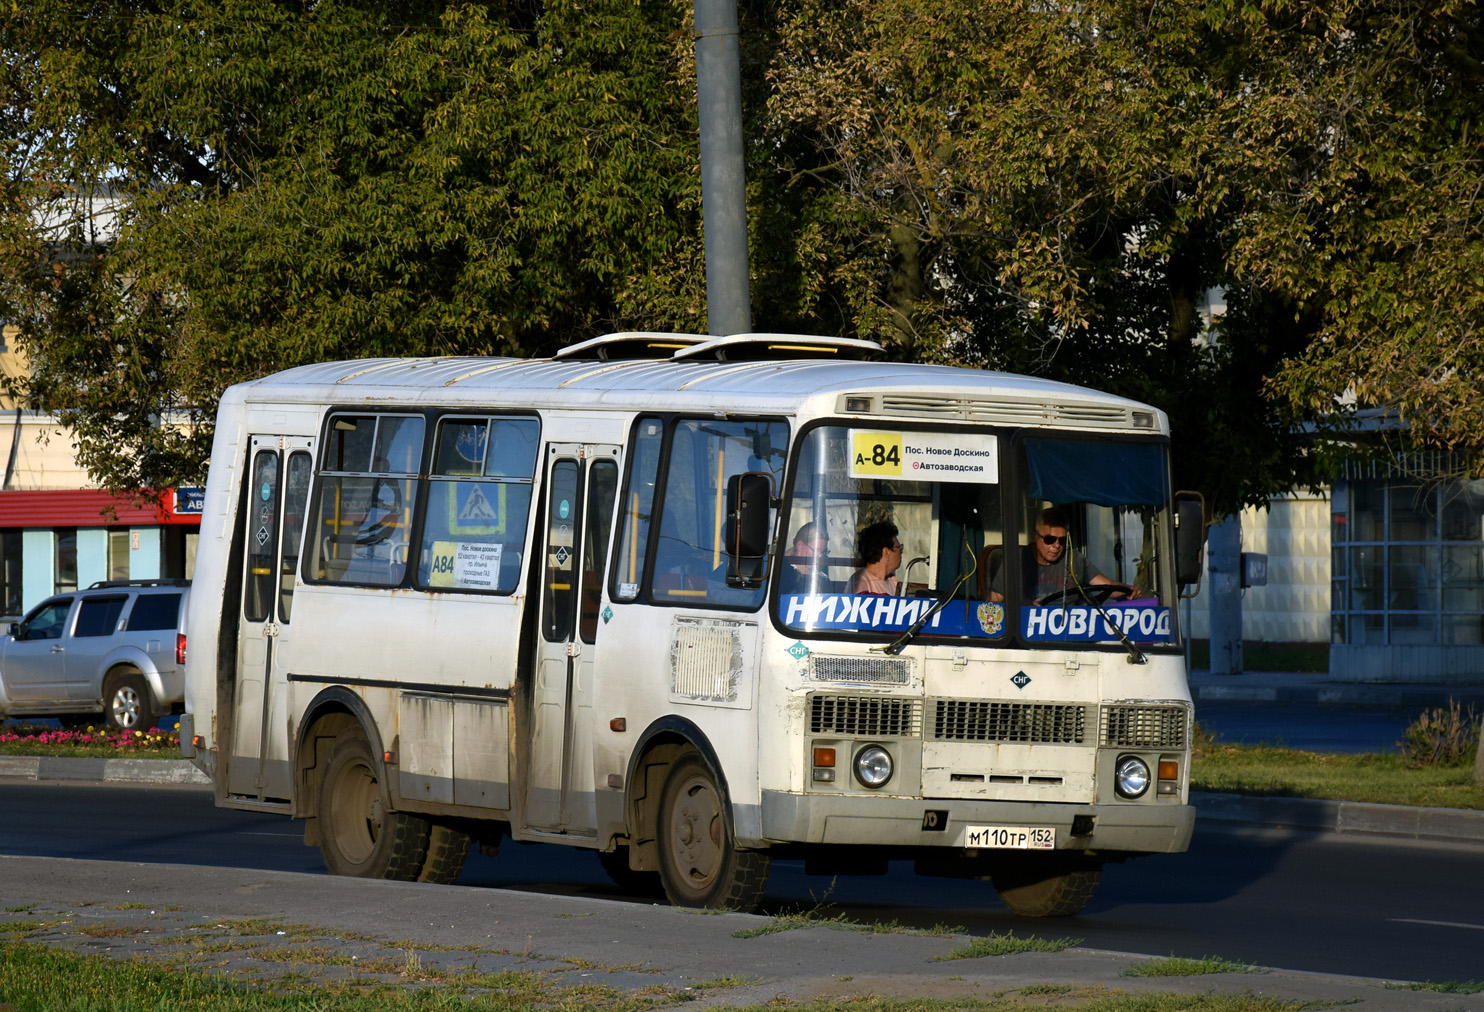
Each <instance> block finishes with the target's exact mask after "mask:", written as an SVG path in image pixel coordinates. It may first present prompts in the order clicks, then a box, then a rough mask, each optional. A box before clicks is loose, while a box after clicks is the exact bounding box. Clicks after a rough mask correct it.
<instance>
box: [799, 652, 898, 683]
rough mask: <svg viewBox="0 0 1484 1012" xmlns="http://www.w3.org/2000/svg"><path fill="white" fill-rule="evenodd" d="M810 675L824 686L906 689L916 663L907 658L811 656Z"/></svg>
mask: <svg viewBox="0 0 1484 1012" xmlns="http://www.w3.org/2000/svg"><path fill="white" fill-rule="evenodd" d="M809 675H810V677H811V678H813V679H815V680H816V681H820V682H870V683H876V684H883V683H884V684H888V685H906V684H907V683H908V682H909V681H911V679H912V662H911V661H909V660H907V659H906V658H904V657H830V656H829V655H827V654H826V655H823V656H821V655H820V654H811V655H810V657H809Z"/></svg>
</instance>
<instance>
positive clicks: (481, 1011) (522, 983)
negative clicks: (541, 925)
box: [0, 943, 1348, 1012]
mask: <svg viewBox="0 0 1484 1012" xmlns="http://www.w3.org/2000/svg"><path fill="white" fill-rule="evenodd" d="M470 980H471V978H469V977H466V976H464V975H453V976H452V977H451V978H450V979H448V980H447V981H446V982H434V983H431V984H427V985H421V986H417V987H397V986H387V987H378V988H375V989H372V990H363V989H355V988H347V987H339V988H331V987H327V986H324V985H321V984H318V983H316V982H315V981H313V980H310V979H305V978H302V977H298V976H295V977H292V978H290V977H279V978H277V979H276V980H264V981H259V982H257V983H256V984H244V983H240V982H232V981H229V980H226V979H224V978H223V977H221V976H216V975H210V974H206V973H202V972H200V971H197V970H190V969H181V968H174V967H161V966H154V965H151V964H149V963H146V962H144V961H142V960H138V959H115V958H108V957H104V956H81V955H77V954H75V953H71V952H66V951H61V950H56V949H51V948H48V947H46V946H41V945H35V944H29V943H25V944H8V945H0V1003H3V1004H5V1005H9V1006H11V1007H13V1008H14V1009H17V1010H19V1012H43V1010H44V1012H99V1010H103V1009H107V1010H109V1012H160V1010H165V1009H169V1010H171V1012H329V1010H332V1009H333V1010H334V1012H408V1010H414V1012H526V1010H531V1009H538V1010H541V1009H551V1010H566V1009H573V1010H577V1009H582V1010H592V1012H650V1010H655V1009H666V1008H674V1007H676V1006H677V1005H678V1004H683V1003H684V1002H686V1001H687V1000H689V999H691V998H694V997H695V996H696V995H695V992H694V991H692V992H689V993H681V994H677V993H674V992H669V991H667V992H664V993H636V992H624V991H619V990H617V989H615V988H611V987H605V986H592V985H585V986H580V987H563V986H560V985H557V984H553V983H550V982H548V981H546V980H545V979H543V978H542V976H541V975H539V974H534V973H524V974H502V975H500V976H499V978H492V977H489V976H481V977H480V978H479V984H480V989H479V990H476V991H473V992H472V993H471V991H470V989H469V988H468V987H467V986H466V984H467V983H469V982H470ZM739 982H741V981H739ZM730 983H731V982H730V981H726V980H723V981H721V982H718V984H719V986H723V987H724V986H729V984H730ZM1032 995H1035V996H1037V997H1040V998H1044V999H1045V1000H1046V1001H1045V1003H1044V1004H1042V1003H1037V1002H1034V1001H1033V1002H1027V1001H1026V997H1028V996H1032ZM1347 1000H1348V999H1346V998H1344V997H1337V998H1336V999H1334V1000H1325V999H1319V1000H1317V1001H1316V1000H1309V1001H1288V1000H1284V999H1279V998H1272V997H1267V996H1261V995H1253V994H1251V993H1246V992H1244V993H1233V994H1218V993H1212V992H1207V993H1205V994H1199V995H1182V994H1172V993H1159V992H1154V993H1141V994H1128V993H1124V992H1121V991H1115V990H1109V989H1104V988H1087V989H1076V990H1073V989H1070V988H1067V987H1065V986H1062V985H1047V986H1045V987H1044V988H1037V987H1036V986H1035V985H1030V986H1028V987H1026V988H1023V989H1021V992H1020V993H1019V994H1018V995H1005V996H997V997H994V998H989V999H970V1000H965V999H962V998H959V999H953V998H948V999H931V998H922V997H914V998H910V999H903V998H889V997H880V996H876V995H862V996H855V997H852V998H850V999H849V1002H848V1007H849V1008H850V1010H851V1012H905V1010H909V1009H910V1010H911V1012H965V1010H973V1012H1051V1010H1053V1009H1055V1010H1060V1012H1069V1010H1070V1012H1307V1010H1313V1009H1317V1008H1328V1007H1333V1006H1334V1005H1337V1004H1343V1003H1344V1002H1346V1001H1347ZM779 1004H780V1002H778V1001H777V1000H775V1001H772V1002H769V1003H767V1004H763V1005H749V1006H743V1007H738V1008H737V1009H735V1012H749V1010H751V1012H764V1010H766V1009H775V1008H777V1007H779ZM783 1004H787V1006H788V1007H790V1008H793V1009H795V1010H798V1012H831V1010H837V1009H839V1008H840V1007H841V1004H840V1002H839V1001H838V1000H835V999H831V998H827V997H821V998H817V999H815V1000H813V1001H811V1002H808V1003H805V1004H792V1003H787V1002H786V1001H785V1002H783Z"/></svg>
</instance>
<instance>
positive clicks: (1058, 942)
mask: <svg viewBox="0 0 1484 1012" xmlns="http://www.w3.org/2000/svg"><path fill="white" fill-rule="evenodd" d="M1081 944H1082V939H1080V938H1040V937H1038V936H1036V935H1027V936H1026V937H1024V938H1021V937H1019V936H1017V935H1016V934H1015V932H1013V931H1007V932H1005V933H1004V934H990V935H985V936H984V937H982V938H971V939H969V944H968V945H961V946H959V947H958V948H957V949H953V950H952V951H950V952H948V953H946V954H945V955H942V956H934V957H933V959H934V960H935V961H937V962H947V961H948V960H950V959H978V958H979V957H980V956H1009V955H1013V954H1015V953H1017V952H1061V951H1062V950H1063V949H1070V948H1072V947H1073V946H1077V945H1081Z"/></svg>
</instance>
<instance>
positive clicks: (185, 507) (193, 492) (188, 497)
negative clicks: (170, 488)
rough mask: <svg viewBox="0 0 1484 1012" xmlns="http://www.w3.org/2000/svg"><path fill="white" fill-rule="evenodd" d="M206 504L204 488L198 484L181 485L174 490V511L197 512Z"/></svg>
mask: <svg viewBox="0 0 1484 1012" xmlns="http://www.w3.org/2000/svg"><path fill="white" fill-rule="evenodd" d="M205 505H206V489H204V488H202V487H201V486H200V485H182V486H180V487H179V488H177V489H176V490H175V512H176V513H177V514H179V513H196V514H199V513H200V512H201V510H202V507H204V506H205Z"/></svg>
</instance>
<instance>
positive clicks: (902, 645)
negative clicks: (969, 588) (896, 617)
mask: <svg viewBox="0 0 1484 1012" xmlns="http://www.w3.org/2000/svg"><path fill="white" fill-rule="evenodd" d="M973 575H974V571H973V570H972V569H971V570H969V571H968V572H966V573H964V574H962V575H961V576H960V577H959V578H958V579H957V580H956V581H954V584H953V586H952V587H949V588H948V593H946V594H944V595H943V596H942V597H940V598H938V600H936V601H934V602H933V606H932V607H931V608H929V609H928V610H927V611H925V612H923V613H922V614H921V615H919V616H918V617H917V621H916V622H913V623H912V624H911V625H909V626H908V627H907V628H906V629H904V630H902V635H900V636H898V637H897V638H896V639H894V640H892V641H891V642H890V643H888V644H887V645H886V646H885V647H884V648H883V650H884V651H885V653H886V654H887V655H888V656H891V657H895V656H896V655H897V654H899V653H901V652H902V651H903V650H904V649H906V647H907V644H909V643H911V642H912V641H913V640H915V639H916V638H917V635H918V633H920V632H922V628H923V626H925V625H927V624H928V619H930V618H932V617H933V616H934V615H936V614H938V612H940V611H942V610H943V607H944V606H945V605H946V604H948V602H949V601H952V600H953V598H954V595H955V594H957V593H958V588H960V587H962V586H963V585H964V584H965V583H966V582H967V581H968V579H969V577H970V576H973Z"/></svg>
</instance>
